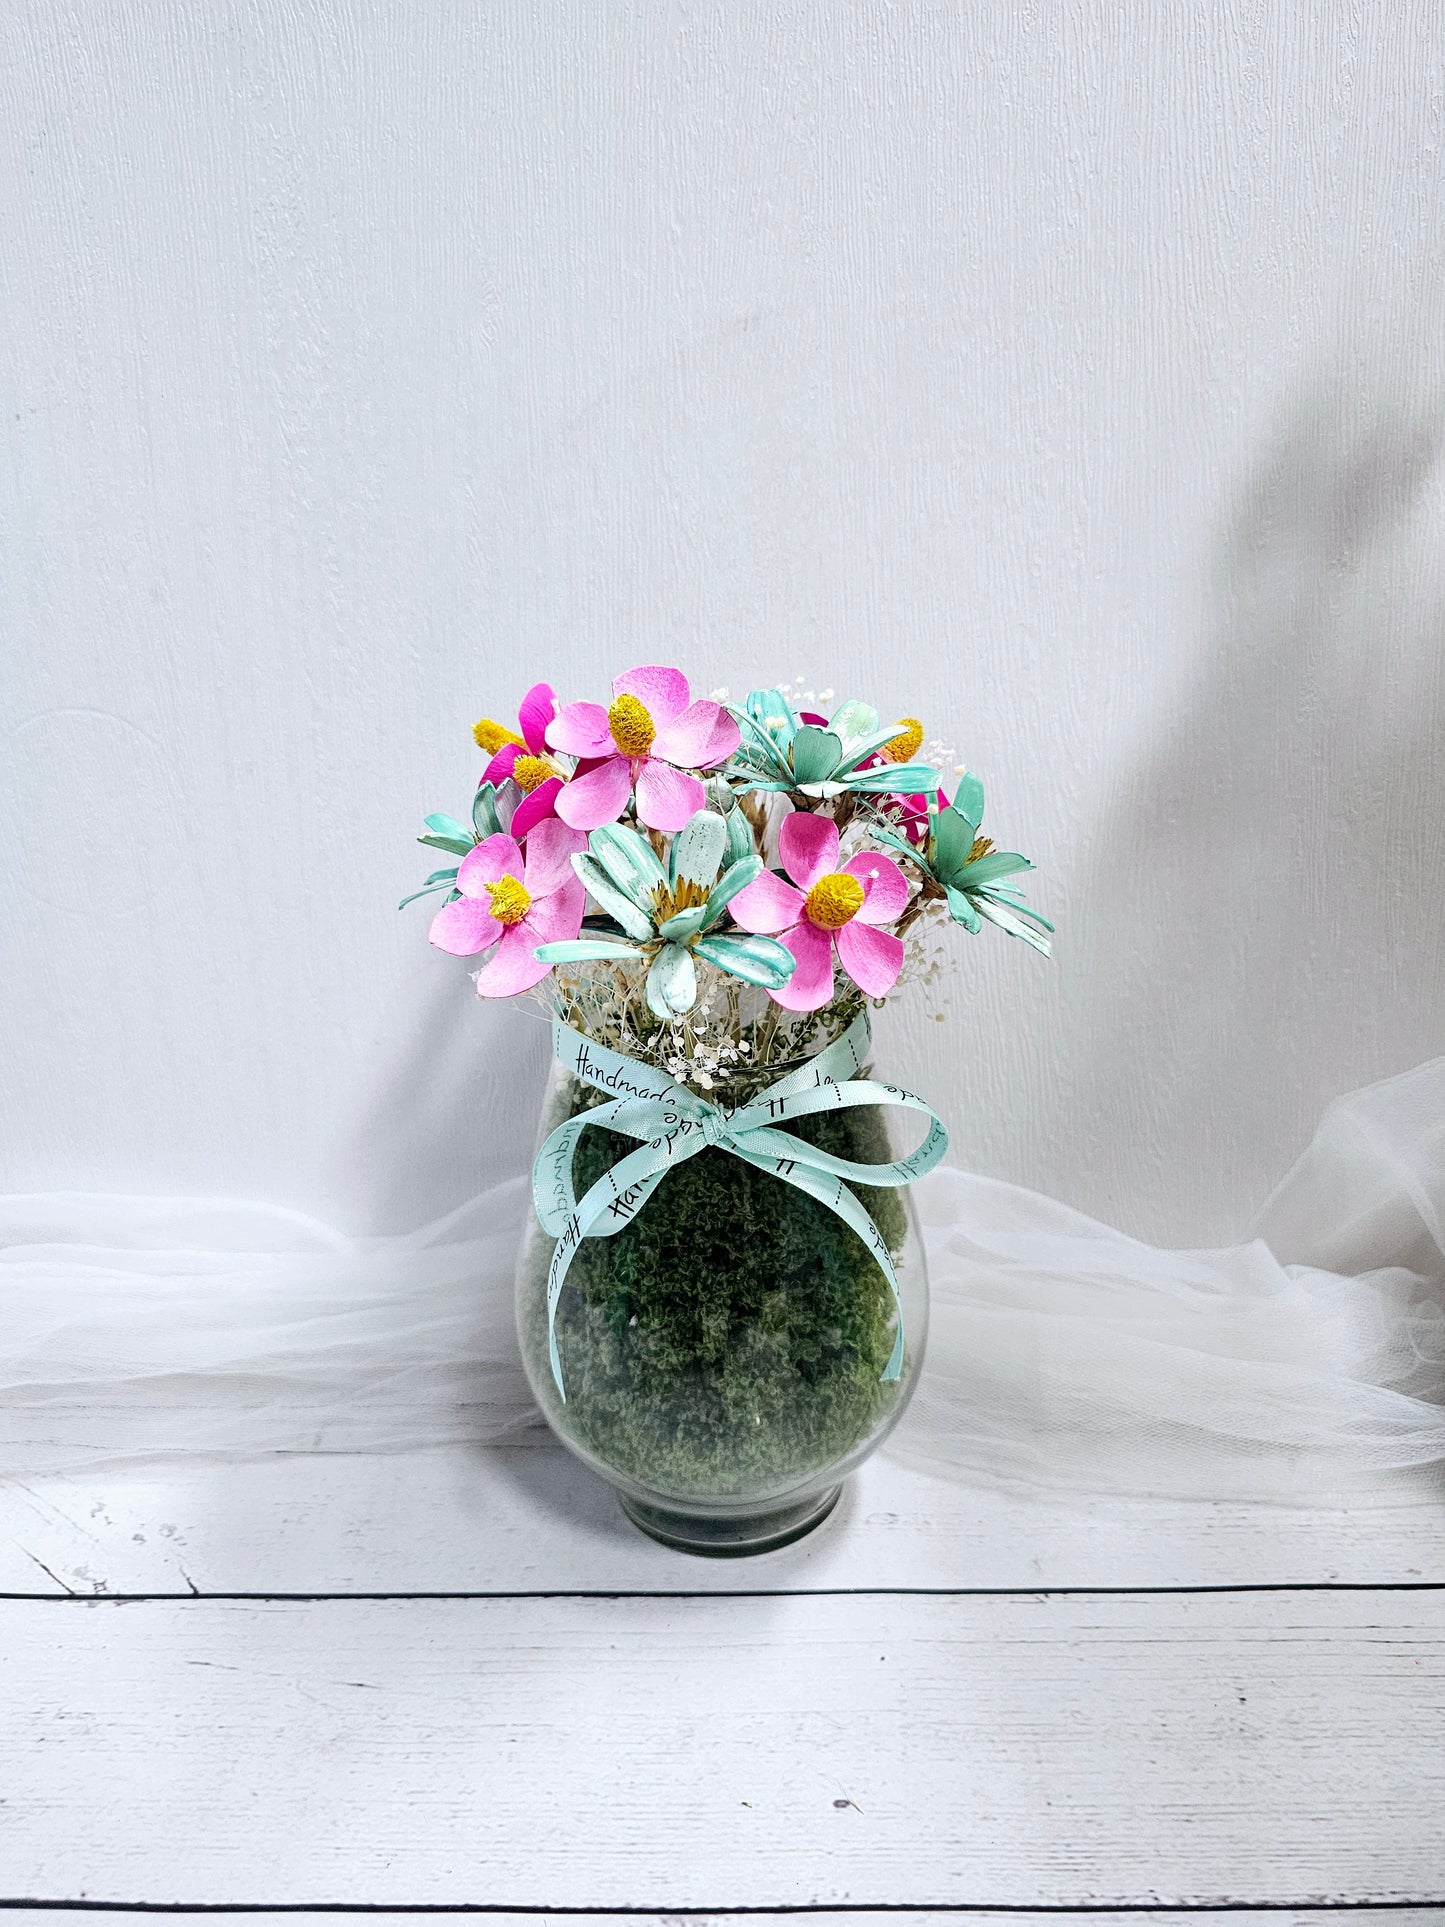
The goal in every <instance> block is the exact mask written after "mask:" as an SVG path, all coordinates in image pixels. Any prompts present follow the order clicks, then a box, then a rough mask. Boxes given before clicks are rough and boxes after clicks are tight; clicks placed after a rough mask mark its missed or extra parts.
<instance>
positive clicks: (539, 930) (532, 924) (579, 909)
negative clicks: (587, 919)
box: [522, 876, 587, 943]
mask: <svg viewBox="0 0 1445 1927" xmlns="http://www.w3.org/2000/svg"><path fill="white" fill-rule="evenodd" d="M586 908H587V892H586V891H585V890H584V889H583V887H582V879H581V877H579V876H569V877H568V878H567V880H566V881H565V882H564V883H562V884H559V885H558V887H557V888H556V889H555V890H554V891H553V892H552V894H551V895H550V896H547V897H538V898H537V899H536V901H535V902H534V903H533V905H532V907H531V909H530V910H529V911H528V912H527V914H526V916H525V917H523V919H522V921H523V923H524V924H525V925H526V926H527V928H528V929H529V930H530V931H531V932H532V941H533V943H570V942H571V940H572V938H573V937H575V936H576V935H577V932H578V931H579V930H580V929H581V928H582V916H583V912H584V911H585V910H586Z"/></svg>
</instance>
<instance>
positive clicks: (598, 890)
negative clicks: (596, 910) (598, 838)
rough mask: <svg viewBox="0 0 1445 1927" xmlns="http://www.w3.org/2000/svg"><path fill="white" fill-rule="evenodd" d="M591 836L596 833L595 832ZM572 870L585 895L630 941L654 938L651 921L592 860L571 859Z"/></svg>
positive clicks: (593, 858) (585, 858) (642, 941)
mask: <svg viewBox="0 0 1445 1927" xmlns="http://www.w3.org/2000/svg"><path fill="white" fill-rule="evenodd" d="M592 834H593V835H594V836H595V835H596V834H597V832H596V831H595V830H594V831H593V833H592ZM572 868H573V869H574V870H575V871H576V872H577V874H578V876H579V877H581V879H582V881H583V883H585V884H586V886H587V892H588V895H589V896H591V897H592V898H594V899H595V901H596V902H598V903H600V904H601V905H602V908H603V909H604V910H605V911H606V912H607V914H608V916H609V917H612V918H614V919H615V921H616V922H618V923H620V924H621V926H622V928H623V929H624V930H625V931H626V932H627V934H628V936H629V937H635V938H636V939H637V941H638V942H639V943H647V942H648V941H649V940H650V938H651V937H652V935H653V928H652V918H651V917H650V916H648V914H647V912H646V911H645V910H640V909H639V908H638V907H637V905H636V904H635V903H634V902H633V901H632V898H631V897H630V896H629V895H628V894H627V892H626V891H625V890H619V889H618V887H617V885H616V884H615V883H614V882H613V881H612V878H611V877H610V876H608V874H607V872H606V871H605V870H604V869H603V867H602V865H601V864H600V863H599V862H598V861H597V859H596V858H595V857H591V856H585V855H583V856H574V857H573V859H572Z"/></svg>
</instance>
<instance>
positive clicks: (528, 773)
mask: <svg viewBox="0 0 1445 1927" xmlns="http://www.w3.org/2000/svg"><path fill="white" fill-rule="evenodd" d="M559 774H560V771H559V770H558V768H557V766H556V764H555V763H552V762H549V761H548V759H547V758H546V757H545V756H519V757H518V758H517V760H516V762H515V763H513V765H512V781H513V782H514V783H515V784H516V785H517V788H518V789H519V790H520V791H521V792H522V794H523V796H530V795H531V794H532V791H533V790H534V789H538V788H539V787H540V786H541V785H542V784H543V783H545V782H546V781H547V780H548V778H549V777H552V776H557V775H559Z"/></svg>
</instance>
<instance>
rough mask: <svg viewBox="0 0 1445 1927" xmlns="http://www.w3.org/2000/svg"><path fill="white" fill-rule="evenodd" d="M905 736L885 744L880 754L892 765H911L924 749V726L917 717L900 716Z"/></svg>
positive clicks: (896, 737)
mask: <svg viewBox="0 0 1445 1927" xmlns="http://www.w3.org/2000/svg"><path fill="white" fill-rule="evenodd" d="M898 720H899V722H900V723H901V724H902V725H903V734H902V735H901V736H895V737H894V738H893V740H892V742H890V743H885V744H884V745H883V748H882V749H881V750H880V752H879V754H880V755H881V756H883V757H885V758H886V759H887V760H888V761H889V762H890V763H911V762H912V761H913V759H914V757H915V756H916V755H917V754H918V752H919V750H920V749H922V747H923V725H922V723H921V722H919V720H918V718H917V717H916V716H900V717H899V718H898Z"/></svg>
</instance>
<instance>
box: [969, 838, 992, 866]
mask: <svg viewBox="0 0 1445 1927" xmlns="http://www.w3.org/2000/svg"><path fill="white" fill-rule="evenodd" d="M992 848H993V838H992V837H991V836H976V837H975V838H974V840H973V848H972V849H971V850H970V851H969V853H968V860H969V862H970V863H977V862H978V859H979V858H980V857H981V856H987V855H988V853H989V851H990V850H991V849H992Z"/></svg>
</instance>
